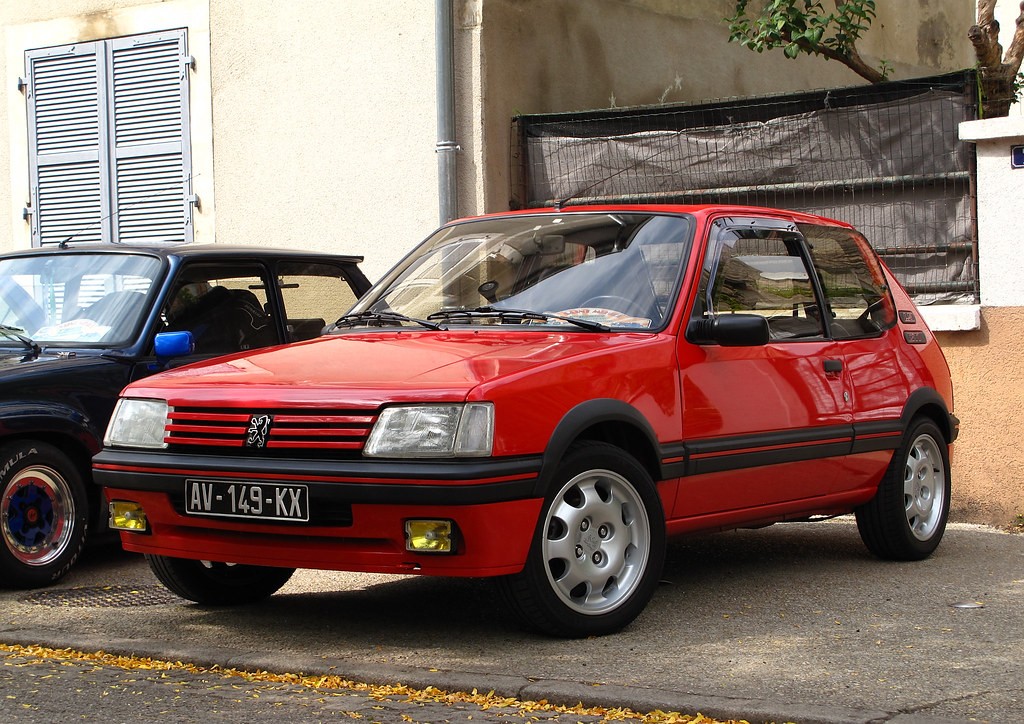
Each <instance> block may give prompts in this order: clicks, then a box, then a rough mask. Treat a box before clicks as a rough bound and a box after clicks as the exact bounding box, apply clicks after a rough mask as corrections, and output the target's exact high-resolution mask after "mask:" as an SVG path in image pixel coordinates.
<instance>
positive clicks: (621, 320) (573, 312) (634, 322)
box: [544, 307, 651, 329]
mask: <svg viewBox="0 0 1024 724" xmlns="http://www.w3.org/2000/svg"><path fill="white" fill-rule="evenodd" d="M557 314H558V315H559V316H562V317H572V318H573V319H581V320H583V321H584V322H597V323H599V324H605V325H607V326H609V327H633V328H636V329H647V328H649V327H650V326H651V320H650V319H648V318H645V317H632V316H630V315H628V314H624V313H623V312H618V311H616V310H614V309H605V308H604V307H574V308H572V309H563V310H562V311H561V312H557ZM544 324H569V322H564V321H562V320H558V319H551V320H548V321H547V322H544Z"/></svg>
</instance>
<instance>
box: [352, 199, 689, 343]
mask: <svg viewBox="0 0 1024 724" xmlns="http://www.w3.org/2000/svg"><path fill="white" fill-rule="evenodd" d="M693 227H694V224H693V220H692V217H688V216H682V215H680V216H668V215H654V214H641V213H607V212H605V213H596V212H594V213H590V212H572V213H562V214H556V213H545V214H542V215H533V216H525V215H524V216H507V217H496V218H485V219H478V220H474V221H468V222H463V223H459V224H455V225H453V226H448V227H444V228H442V229H440V230H438V231H437V232H436V233H435V234H434V235H433V236H432V237H431V238H430V239H428V240H427V241H426V242H425V243H424V244H423V245H422V246H421V247H420V248H419V249H417V250H416V251H415V252H413V253H412V254H411V255H410V256H409V257H407V258H406V259H405V261H403V262H402V263H401V264H400V265H399V266H398V267H397V268H396V269H395V270H393V271H392V272H391V273H390V274H389V275H388V277H386V278H385V279H384V280H383V281H382V282H381V283H380V284H379V285H378V286H377V287H375V289H374V290H373V291H371V292H370V294H369V295H368V296H367V297H366V298H365V299H364V300H363V301H362V302H360V303H359V304H358V305H357V306H356V307H355V308H354V309H353V312H354V313H355V316H356V317H358V315H359V313H363V315H364V318H369V316H370V315H371V314H372V313H378V314H381V315H385V314H386V315H401V316H402V317H408V318H410V321H415V320H433V321H435V322H439V323H442V324H444V325H445V326H448V325H451V324H463V323H464V324H508V323H515V324H524V323H525V324H569V323H571V321H570V320H582V321H587V322H595V323H597V325H595V328H600V327H602V326H603V327H608V328H613V329H614V328H623V329H654V328H658V327H661V326H662V325H663V324H665V322H667V320H668V315H669V314H670V311H671V307H672V302H673V299H674V297H675V290H676V286H677V284H678V280H679V277H680V271H681V270H682V267H683V261H684V259H685V257H686V254H687V252H688V250H689V248H690V243H691V239H692V236H693ZM502 310H505V311H506V312H507V311H508V310H516V311H520V312H527V311H528V312H531V313H537V314H540V315H545V316H543V317H542V318H541V319H536V318H533V317H527V316H525V315H518V316H517V315H512V314H507V313H502ZM467 311H468V312H473V313H471V314H465V313H464V312H467ZM351 316H353V315H350V317H351ZM381 319H382V317H375V318H374V321H376V322H378V323H379V321H380V320H381ZM384 319H386V320H389V321H393V320H392V318H391V317H385V318H384Z"/></svg>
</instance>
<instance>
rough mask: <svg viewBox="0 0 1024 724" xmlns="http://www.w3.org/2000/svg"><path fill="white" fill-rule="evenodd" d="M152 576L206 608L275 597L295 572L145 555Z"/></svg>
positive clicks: (173, 590) (265, 567) (283, 569)
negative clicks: (273, 595)
mask: <svg viewBox="0 0 1024 724" xmlns="http://www.w3.org/2000/svg"><path fill="white" fill-rule="evenodd" d="M146 560H147V561H148V562H149V567H150V569H152V571H153V574H154V575H155V576H156V577H157V578H158V579H159V581H160V583H162V584H164V585H165V586H166V587H167V588H168V589H170V590H171V591H172V592H174V593H176V594H178V595H179V596H181V597H182V598H187V599H188V600H189V601H195V602H196V603H199V604H202V605H204V606H237V605H242V604H246V603H256V602H257V601H262V600H263V599H265V598H268V597H269V596H271V595H272V594H274V593H276V592H277V591H278V590H279V589H280V588H281V586H283V585H284V584H286V583H288V579H289V578H291V577H292V574H293V573H295V569H294V568H272V567H270V566H246V565H235V564H231V563H212V562H210V561H194V560H190V559H188V558H168V557H167V556H156V555H150V554H147V555H146Z"/></svg>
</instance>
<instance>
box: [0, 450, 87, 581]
mask: <svg viewBox="0 0 1024 724" xmlns="http://www.w3.org/2000/svg"><path fill="white" fill-rule="evenodd" d="M74 517H75V500H74V498H73V497H72V495H71V488H70V487H69V486H68V483H67V481H66V480H65V479H64V478H63V476H61V475H60V474H59V473H57V472H56V471H55V470H52V469H50V468H47V467H42V466H33V467H29V468H25V469H24V470H22V471H21V472H19V473H18V474H17V475H15V476H14V478H13V479H12V480H11V481H10V483H9V484H8V485H7V488H6V490H5V491H4V497H3V501H2V502H0V520H2V522H3V533H4V541H5V542H6V543H7V547H8V549H9V550H10V551H11V553H12V554H13V555H14V557H15V558H16V559H17V560H18V562H20V563H23V564H25V565H27V566H45V565H48V564H50V563H52V562H53V561H54V560H55V559H57V558H59V557H60V555H61V554H62V553H64V551H65V550H67V547H68V545H69V544H70V543H71V534H72V532H73V530H74V525H73V523H74Z"/></svg>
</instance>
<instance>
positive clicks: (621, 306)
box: [580, 294, 651, 317]
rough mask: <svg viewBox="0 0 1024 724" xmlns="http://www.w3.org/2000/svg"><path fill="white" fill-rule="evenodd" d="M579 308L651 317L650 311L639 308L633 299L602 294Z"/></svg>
mask: <svg viewBox="0 0 1024 724" xmlns="http://www.w3.org/2000/svg"><path fill="white" fill-rule="evenodd" d="M580 306H581V307H601V308H605V309H613V310H615V311H616V312H623V313H624V314H631V315H633V316H634V317H650V316H651V314H650V310H649V309H644V308H643V307H641V306H640V304H639V302H637V301H636V300H635V299H626V298H625V297H619V296H616V295H614V294H603V295H600V296H596V297H591V298H590V299H588V300H587V301H585V302H583V304H581V305H580Z"/></svg>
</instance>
